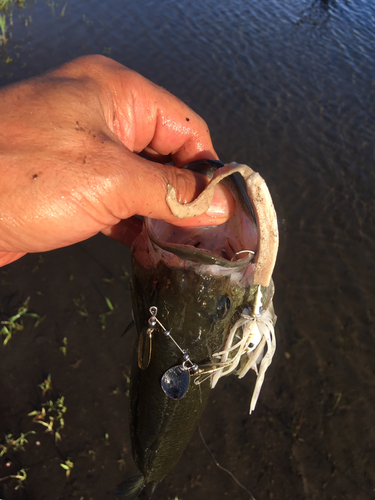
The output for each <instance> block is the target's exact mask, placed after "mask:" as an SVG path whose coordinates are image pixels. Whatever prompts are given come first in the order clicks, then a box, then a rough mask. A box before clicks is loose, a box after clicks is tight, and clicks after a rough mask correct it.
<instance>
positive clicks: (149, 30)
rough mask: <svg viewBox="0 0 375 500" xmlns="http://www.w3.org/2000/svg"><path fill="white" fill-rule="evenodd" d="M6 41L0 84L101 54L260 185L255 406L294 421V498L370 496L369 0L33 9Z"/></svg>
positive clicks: (374, 71) (373, 183)
mask: <svg viewBox="0 0 375 500" xmlns="http://www.w3.org/2000/svg"><path fill="white" fill-rule="evenodd" d="M62 14H63V15H62ZM8 35H9V36H10V40H9V43H8V44H7V45H6V46H4V45H3V46H2V47H0V57H1V60H0V84H1V85H5V84H7V83H10V82H12V81H17V80H20V79H23V78H26V77H29V76H33V75H36V74H38V73H40V72H41V71H44V70H46V69H48V68H50V67H52V66H54V65H57V64H60V63H62V62H64V61H67V60H69V59H71V58H73V57H75V56H78V55H82V54H89V53H102V54H106V55H109V56H110V57H113V58H114V59H116V60H117V61H119V62H121V63H123V64H125V65H127V66H129V67H131V68H133V69H135V70H137V71H139V72H140V73H142V74H143V75H144V76H146V77H148V78H150V79H151V80H153V81H154V82H156V83H158V84H160V85H162V86H164V87H166V88H167V89H168V90H170V91H171V92H172V93H174V94H176V95H177V96H178V97H180V98H181V99H182V100H184V101H185V102H186V103H187V104H189V105H190V106H191V107H192V108H193V109H194V110H195V111H197V112H198V113H199V114H201V115H202V116H203V117H204V119H205V120H206V121H207V122H208V124H209V127H210V129H211V133H212V137H213V142H214V145H215V146H216V148H217V151H218V153H219V156H220V157H221V159H222V160H224V161H233V160H234V161H239V162H243V163H248V164H250V165H252V167H253V168H254V169H255V170H257V171H259V172H260V173H261V175H262V176H263V177H264V178H265V179H266V180H267V182H268V185H269V188H270V190H271V192H272V195H273V197H274V201H275V206H276V210H277V212H278V216H279V224H280V233H281V243H280V245H281V246H280V256H279V259H278V264H277V268H276V272H275V276H274V278H275V282H276V290H277V291H276V308H277V312H278V316H279V323H278V326H279V347H278V355H277V356H278V358H277V359H276V361H275V362H274V363H275V365H274V366H273V368H272V369H271V370H272V371H271V374H270V376H269V378H268V384H267V387H266V388H265V392H264V395H263V399H262V398H261V401H260V404H262V401H263V404H264V405H265V406H266V407H268V408H269V409H270V411H271V412H272V410H273V411H274V413H275V414H276V415H278V417H279V419H280V421H281V420H282V419H283V416H284V417H285V418H287V417H286V416H287V415H290V414H293V415H298V418H299V419H300V421H301V422H305V427H304V424H302V423H301V424H300V425H301V426H302V427H301V434H300V435H299V437H300V441H298V440H296V441H295V442H293V443H292V444H291V445H290V448H288V449H287V450H286V453H287V454H289V455H290V456H293V459H294V460H295V466H294V473H295V476H294V477H293V479H292V480H293V481H296V482H298V480H297V477H298V478H302V480H301V485H300V486H299V487H297V486H296V488H297V490H298V491H300V494H301V498H303V497H304V498H308V499H315V498H327V499H328V498H336V496H335V495H340V494H341V495H345V494H348V495H349V496H348V497H346V496H342V497H340V498H353V499H354V498H358V499H359V498H361V499H362V498H364V499H367V498H373V495H374V490H373V488H374V487H375V472H374V467H373V464H372V468H371V467H370V465H369V464H370V457H371V454H372V456H373V455H374V452H375V448H374V446H375V445H374V442H375V434H374V429H373V408H374V405H375V376H374V375H375V372H374V368H373V366H374V364H373V360H374V356H375V329H374V300H375V202H374V193H375V168H374V167H375V161H374V160H375V155H374V131H375V63H374V54H375V52H374V48H375V3H374V2H373V1H372V0H336V1H334V0H324V1H323V0H320V1H319V0H288V1H285V2H280V1H277V0H263V1H259V0H256V1H255V0H230V1H228V0H225V1H224V0H215V1H214V0H206V1H203V2H202V1H201V0H200V1H197V0H190V1H184V0H181V1H178V2H177V1H171V0H149V1H146V0H140V1H137V2H131V1H130V0H127V1H126V0H124V1H122V2H120V1H119V0H106V1H105V2H101V1H91V0H86V1H75V2H67V3H66V4H65V2H59V3H56V2H53V3H52V2H42V1H41V0H37V1H36V2H35V3H30V4H26V6H25V8H23V9H18V8H15V9H14V13H13V26H9V25H8ZM10 59H12V60H11V61H10ZM0 114H1V110H0ZM285 394H286V395H285ZM245 399H246V398H245ZM241 404H243V402H242V403H241ZM251 418H252V419H253V418H255V417H251ZM306 422H308V424H306ZM303 430H304V432H303ZM207 432H208V431H207ZM212 439H213V438H212ZM369 443H372V444H369ZM279 474H280V472H279ZM281 483H282V484H284V483H285V484H287V483H288V478H285V479H284V481H281ZM323 484H324V485H325V486H324V488H323ZM252 487H254V483H252ZM255 488H256V486H255ZM298 488H300V489H298ZM273 494H274V493H273ZM279 494H280V492H279ZM324 495H327V496H324ZM258 496H259V498H268V497H266V496H262V493H258ZM271 498H292V497H288V496H284V497H283V496H282V495H281V496H279V497H271ZM294 498H300V496H298V494H296V496H295V497H294ZM337 498H338V496H337Z"/></svg>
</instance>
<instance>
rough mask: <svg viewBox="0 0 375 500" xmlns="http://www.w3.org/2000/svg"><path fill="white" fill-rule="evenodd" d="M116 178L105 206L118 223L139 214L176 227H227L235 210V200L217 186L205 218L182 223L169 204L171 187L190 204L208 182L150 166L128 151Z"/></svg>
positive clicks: (202, 177)
mask: <svg viewBox="0 0 375 500" xmlns="http://www.w3.org/2000/svg"><path fill="white" fill-rule="evenodd" d="M116 156H119V155H118V154H117V155H116ZM112 165H113V163H112ZM124 165H126V169H124V168H123V166H124ZM129 172H130V175H129ZM115 178H116V184H115V186H114V190H115V196H113V191H112V190H111V191H110V193H111V194H110V196H109V198H108V199H107V200H106V205H107V209H108V210H109V212H110V213H111V214H113V215H115V216H116V217H118V218H119V219H126V218H128V217H131V216H133V215H136V214H137V215H142V216H145V217H151V218H155V219H162V220H165V221H166V222H169V223H171V224H174V225H177V226H185V227H190V226H208V225H210V226H212V225H218V224H222V223H224V222H225V221H226V220H227V219H228V218H229V217H230V216H231V215H232V213H233V212H234V209H235V201H234V199H233V196H232V195H231V194H230V192H229V191H228V189H227V188H226V187H225V186H224V185H222V184H218V185H217V186H216V188H215V192H214V198H213V202H212V204H211V206H210V208H209V210H208V211H207V212H206V213H205V214H202V215H200V216H197V217H194V218H191V219H179V218H178V217H176V216H174V215H173V214H172V212H171V211H170V209H169V206H168V205H167V202H166V196H167V190H168V185H172V186H173V187H175V189H176V191H177V198H178V200H179V201H180V203H188V202H190V201H192V200H194V199H195V198H196V197H197V196H198V195H199V194H200V193H201V192H202V191H203V190H204V188H205V187H206V185H207V184H208V182H209V178H208V177H207V176H205V175H202V174H198V173H196V172H192V171H190V170H185V169H180V168H177V167H174V166H171V165H161V164H159V163H155V162H150V161H148V160H146V159H144V158H141V157H139V156H137V155H134V154H132V153H130V152H129V151H125V154H124V155H122V158H121V159H120V161H119V165H118V168H117V174H116V176H115ZM124 193H126V195H124ZM107 227H108V226H107Z"/></svg>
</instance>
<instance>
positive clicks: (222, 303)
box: [216, 295, 230, 319]
mask: <svg viewBox="0 0 375 500" xmlns="http://www.w3.org/2000/svg"><path fill="white" fill-rule="evenodd" d="M229 309H230V298H229V297H228V295H220V296H219V297H218V299H217V301H216V310H217V315H218V317H219V319H223V318H225V316H226V315H227V314H228V312H229Z"/></svg>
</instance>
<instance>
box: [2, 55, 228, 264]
mask: <svg viewBox="0 0 375 500" xmlns="http://www.w3.org/2000/svg"><path fill="white" fill-rule="evenodd" d="M0 109H1V120H0V266H1V265H5V264H7V263H9V262H12V261H14V260H16V259H18V258H19V257H21V256H22V255H24V254H25V253H28V252H42V251H46V250H51V249H55V248H59V247H63V246H67V245H71V244H73V243H77V242H79V241H82V240H84V239H86V238H89V237H91V236H93V235H95V234H97V233H98V232H100V231H101V232H103V233H104V234H106V235H108V236H111V237H113V238H115V239H118V240H120V241H122V242H123V243H125V244H127V245H131V243H132V241H133V240H134V238H135V236H136V235H137V234H138V232H139V230H140V228H139V224H140V222H139V220H138V219H135V218H132V216H134V215H135V214H138V215H143V216H148V217H153V218H158V219H163V220H165V221H167V222H170V223H172V224H176V225H180V226H191V225H194V226H199V225H217V224H221V223H223V222H225V220H227V219H228V217H229V216H230V214H231V212H232V211H233V209H234V200H233V198H232V197H231V195H230V194H229V192H228V191H227V190H226V189H225V188H224V187H222V186H218V187H217V188H216V190H215V196H214V200H213V203H212V205H211V207H210V209H209V210H208V211H207V212H206V214H203V215H202V216H199V217H196V218H194V219H186V220H180V219H177V218H175V217H174V216H173V215H172V214H171V212H170V210H169V208H168V206H167V204H166V202H165V198H166V192H167V185H168V184H172V185H173V186H175V187H176V189H177V193H178V197H179V201H180V202H184V203H185V202H189V201H191V200H192V199H194V198H195V197H196V196H197V195H198V193H199V192H200V191H201V190H202V189H204V187H205V185H206V183H207V182H208V181H207V178H206V177H204V176H201V175H199V174H194V173H192V172H190V171H187V170H181V169H179V168H177V167H180V166H182V165H184V164H186V163H188V162H190V161H194V160H197V159H200V158H209V159H216V158H217V155H216V153H215V151H214V149H213V146H212V143H211V139H210V135H209V131H208V128H207V125H206V123H205V122H204V121H203V120H202V119H201V118H200V117H199V116H198V115H197V114H196V113H194V112H193V111H192V110H191V109H190V108H189V107H187V106H186V105H185V104H183V103H182V102H181V101H179V100H178V99H177V98H176V97H174V96H173V95H171V94H170V93H168V92H167V91H166V90H164V89H162V88H160V87H158V86H156V85H154V84H153V83H151V82H150V81H148V80H146V79H145V78H143V77H142V76H141V75H139V74H137V73H135V72H134V71H131V70H129V69H127V68H125V67H124V66H122V65H120V64H118V63H116V62H115V61H112V60H111V59H107V58H105V57H102V56H87V57H82V58H79V59H76V60H74V61H72V62H69V63H67V64H65V65H63V66H62V67H60V68H58V69H56V70H53V71H51V72H49V73H47V74H45V75H43V76H41V77H37V78H34V79H31V80H26V81H23V82H21V83H18V84H14V85H11V86H9V87H6V88H4V89H2V90H1V91H0ZM141 152H143V155H144V156H147V157H148V158H150V159H153V160H157V161H163V162H166V161H167V162H168V161H173V163H174V165H175V166H166V165H162V164H160V163H156V162H155V161H149V160H148V159H146V158H144V157H141V156H139V155H138V153H141Z"/></svg>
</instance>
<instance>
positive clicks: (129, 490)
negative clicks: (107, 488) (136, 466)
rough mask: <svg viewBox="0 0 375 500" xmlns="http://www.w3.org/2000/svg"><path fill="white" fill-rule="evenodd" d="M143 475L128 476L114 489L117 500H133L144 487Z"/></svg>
mask: <svg viewBox="0 0 375 500" xmlns="http://www.w3.org/2000/svg"><path fill="white" fill-rule="evenodd" d="M145 484H146V483H145V478H144V477H143V474H136V475H135V476H130V477H128V478H127V479H125V481H123V482H122V483H121V484H119V485H118V486H117V488H116V491H115V495H116V497H117V498H118V499H119V500H133V499H134V498H137V496H138V495H139V493H140V492H141V491H142V490H143V488H144V487H145Z"/></svg>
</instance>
